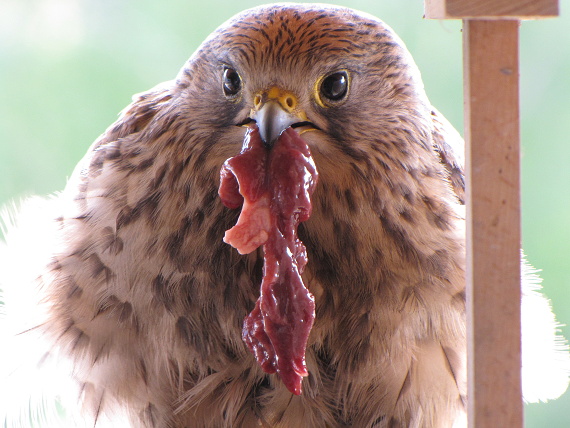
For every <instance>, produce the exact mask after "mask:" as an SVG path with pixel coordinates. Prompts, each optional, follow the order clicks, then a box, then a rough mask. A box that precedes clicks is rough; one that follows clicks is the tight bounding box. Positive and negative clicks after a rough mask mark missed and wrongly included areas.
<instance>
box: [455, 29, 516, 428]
mask: <svg viewBox="0 0 570 428" xmlns="http://www.w3.org/2000/svg"><path fill="white" fill-rule="evenodd" d="M518 26H519V22H518V21H516V20H510V21H489V20H465V22H464V28H463V31H464V36H463V40H464V70H465V82H464V83H465V86H464V87H465V125H466V126H465V130H466V132H465V137H466V159H467V164H466V175H467V183H468V184H467V242H468V244H467V283H468V287H467V302H468V310H467V319H468V345H467V350H468V359H467V360H468V377H469V381H468V400H469V401H468V403H469V406H468V408H469V422H470V426H473V427H489V428H491V427H510V428H516V427H522V426H523V406H522V393H521V379H520V377H521V336H520V331H521V328H520V325H521V320H520V307H521V286H520V248H521V233H520V222H521V218H520V180H519V174H520V169H519V156H520V154H519V92H518V80H519V76H518Z"/></svg>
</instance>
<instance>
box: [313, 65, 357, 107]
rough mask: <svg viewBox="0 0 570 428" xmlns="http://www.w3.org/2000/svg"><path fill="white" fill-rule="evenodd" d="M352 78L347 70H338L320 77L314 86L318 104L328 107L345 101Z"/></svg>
mask: <svg viewBox="0 0 570 428" xmlns="http://www.w3.org/2000/svg"><path fill="white" fill-rule="evenodd" d="M350 80H351V78H350V73H349V72H348V71H347V70H337V71H335V72H333V73H330V74H325V75H323V76H321V77H319V78H318V79H317V81H316V83H315V88H314V96H315V100H316V102H317V104H318V105H319V106H320V107H323V108H327V107H333V106H338V105H339V104H341V103H343V102H344V101H345V100H346V99H347V97H348V92H349V89H350Z"/></svg>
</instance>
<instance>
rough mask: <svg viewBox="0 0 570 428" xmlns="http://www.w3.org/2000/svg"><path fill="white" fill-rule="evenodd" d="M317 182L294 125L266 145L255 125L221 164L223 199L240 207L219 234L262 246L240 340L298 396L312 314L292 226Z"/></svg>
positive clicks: (307, 207)
mask: <svg viewBox="0 0 570 428" xmlns="http://www.w3.org/2000/svg"><path fill="white" fill-rule="evenodd" d="M316 183H317V170H316V167H315V164H314V162H313V159H312V157H311V153H310V150H309V147H308V146H307V144H306V143H305V141H304V140H303V139H302V138H301V137H300V136H299V134H297V132H296V131H295V130H293V129H292V128H288V129H286V130H285V131H284V132H283V133H282V134H281V136H280V137H279V139H278V140H277V142H276V143H275V145H274V147H273V148H271V149H267V148H266V147H265V146H264V144H263V142H262V140H261V138H260V136H259V131H258V129H257V127H253V128H250V129H249V130H248V132H247V134H246V136H245V139H244V143H243V148H242V151H241V153H240V154H239V155H237V156H234V157H232V158H230V159H228V160H227V161H226V162H225V163H224V165H223V167H222V170H221V182H220V189H219V194H220V197H221V199H222V202H223V203H224V205H226V206H227V207H228V208H238V207H240V206H241V207H242V209H241V214H240V216H239V219H238V221H237V223H236V225H235V226H234V227H232V228H231V229H229V230H228V231H226V234H225V236H224V241H225V242H226V243H228V244H230V245H231V246H233V247H235V248H236V249H237V250H238V251H239V253H240V254H247V253H250V252H252V251H254V250H255V249H256V248H258V247H259V246H260V245H263V252H264V266H263V280H262V282H261V291H260V296H259V299H258V300H257V302H256V304H255V308H254V309H253V311H252V312H251V313H250V314H249V315H248V316H247V317H246V318H245V320H244V325H243V332H242V336H243V339H244V341H245V342H246V343H247V345H248V346H249V348H250V349H251V351H252V352H253V354H254V356H255V358H256V360H257V362H258V363H259V364H260V365H261V367H262V368H263V370H264V371H265V372H267V373H277V374H278V375H279V377H280V378H281V380H282V381H283V383H284V384H285V386H286V387H287V388H288V389H289V391H291V392H292V393H293V394H297V395H299V394H301V381H302V379H303V377H304V376H307V375H308V372H307V368H306V365H305V349H306V346H307V340H308V338H309V332H310V331H311V327H312V325H313V321H314V319H315V301H314V298H313V296H312V295H311V293H310V292H309V290H307V288H306V287H305V285H304V284H303V280H302V279H301V273H303V269H304V268H305V265H306V264H307V253H306V249H305V246H304V245H303V243H302V242H301V241H300V240H299V238H298V236H297V226H298V225H299V223H300V222H302V221H305V220H307V219H308V218H309V216H310V214H311V208H312V207H311V194H312V193H313V191H314V189H315V186H316Z"/></svg>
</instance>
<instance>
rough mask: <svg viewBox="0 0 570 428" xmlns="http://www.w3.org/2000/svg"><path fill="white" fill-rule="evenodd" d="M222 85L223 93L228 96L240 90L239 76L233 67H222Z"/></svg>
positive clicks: (233, 95)
mask: <svg viewBox="0 0 570 428" xmlns="http://www.w3.org/2000/svg"><path fill="white" fill-rule="evenodd" d="M222 85H223V88H224V94H225V95H226V97H228V98H233V97H235V96H236V95H237V94H238V93H239V91H240V90H241V77H239V74H238V72H237V71H235V70H234V69H233V68H229V67H226V68H224V75H223V77H222Z"/></svg>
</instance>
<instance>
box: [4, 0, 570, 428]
mask: <svg viewBox="0 0 570 428" xmlns="http://www.w3.org/2000/svg"><path fill="white" fill-rule="evenodd" d="M331 3H339V4H343V5H346V6H350V7H353V8H356V9H360V10H363V11H366V12H369V13H371V14H373V15H376V16H378V17H380V18H381V19H383V20H384V21H386V22H387V23H388V24H389V25H391V26H392V27H393V28H394V29H395V30H396V32H397V33H398V34H399V35H400V37H401V38H402V39H403V40H404V41H405V42H406V44H407V45H408V48H409V49H410V50H411V52H412V54H413V56H414V58H415V60H416V62H417V63H418V65H419V67H420V69H421V71H422V75H423V79H424V83H425V86H426V89H427V92H428V95H429V97H430V99H431V101H432V103H433V104H434V105H435V106H436V107H437V108H438V109H439V110H440V111H442V112H443V113H444V114H445V115H446V116H447V118H448V119H449V120H450V121H451V122H452V123H453V124H454V125H455V126H456V127H457V128H458V129H459V130H462V122H463V117H462V107H463V101H462V70H461V65H462V59H461V24H460V22H456V21H428V20H424V19H422V16H423V5H422V2H421V0H399V1H389V0H383V1H382V0H376V1H349V0H347V1H343V2H336V1H331ZM256 4H259V3H258V2H255V1H240V2H237V1H214V0H211V1H208V2H199V3H197V2H193V1H189V0H163V1H156V0H0V206H1V205H2V204H4V203H6V202H8V201H10V200H14V199H19V198H21V197H24V196H27V195H32V194H47V193H50V192H54V191H56V190H59V189H62V188H63V187H64V185H65V182H66V178H67V177H68V176H69V175H70V174H71V172H72V170H73V167H74V166H75V164H76V163H77V162H78V161H79V159H80V158H81V157H82V156H83V154H84V153H85V151H86V149H87V147H88V146H89V145H90V144H91V142H92V141H93V140H94V139H95V138H96V137H97V136H98V135H99V134H100V133H102V132H103V131H104V130H105V128H106V127H107V126H108V125H110V124H111V123H112V122H113V121H114V120H115V118H116V117H117V113H118V112H119V111H120V110H121V109H122V108H123V107H125V106H126V105H127V104H128V103H129V101H130V99H131V96H132V94H134V93H137V92H141V91H144V90H146V89H148V88H150V87H152V86H154V85H155V84H157V83H159V82H161V81H164V80H169V79H172V78H174V77H175V76H176V73H177V71H178V69H179V68H180V67H181V66H182V64H183V63H184V62H185V60H186V59H187V58H188V57H189V56H190V54H192V52H193V51H194V50H195V48H196V47H197V46H198V45H199V44H200V42H201V41H202V40H203V39H204V38H205V37H206V36H207V35H208V34H209V33H210V32H211V31H212V30H213V29H214V28H216V27H217V26H218V25H219V24H221V23H222V22H223V21H225V20H226V19H227V18H229V17H231V16H232V15H234V14H235V13H237V12H239V11H240V10H242V9H245V8H247V7H251V6H254V5H256ZM569 6H570V0H562V1H561V9H562V13H563V14H562V16H561V17H560V18H558V19H548V20H542V21H530V22H525V23H523V25H522V29H521V108H522V144H523V233H524V248H525V252H526V253H527V255H528V258H529V260H530V261H531V263H532V264H534V265H535V266H536V267H539V268H541V269H542V270H543V273H542V277H543V279H544V290H545V292H546V294H547V295H548V296H549V297H550V298H551V299H552V301H553V306H554V311H555V312H556V314H557V317H558V320H559V321H560V322H561V323H563V324H570V293H569V292H568V286H569V285H570V269H569V265H570V227H569V226H570V190H569V187H570V133H569V130H570V16H568V15H565V14H564V12H565V11H566V10H568V9H569ZM563 331H564V332H565V335H566V337H570V329H569V328H567V327H564V328H563ZM497 381H498V382H500V380H499V379H498V380H497ZM569 409H570V393H566V394H565V395H564V396H563V398H561V399H559V400H556V401H552V402H549V403H546V404H532V405H528V406H527V407H526V427H527V428H534V427H537V428H538V427H546V426H548V427H550V428H566V427H570V410H569ZM501 428H502V427H501Z"/></svg>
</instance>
